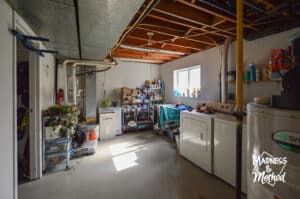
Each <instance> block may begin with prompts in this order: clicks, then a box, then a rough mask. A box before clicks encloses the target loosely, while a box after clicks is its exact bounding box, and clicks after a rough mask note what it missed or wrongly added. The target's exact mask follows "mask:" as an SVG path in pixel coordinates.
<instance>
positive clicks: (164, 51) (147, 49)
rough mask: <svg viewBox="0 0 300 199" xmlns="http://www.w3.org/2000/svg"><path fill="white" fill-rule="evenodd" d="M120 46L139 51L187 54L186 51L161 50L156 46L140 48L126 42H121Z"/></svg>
mask: <svg viewBox="0 0 300 199" xmlns="http://www.w3.org/2000/svg"><path fill="white" fill-rule="evenodd" d="M120 47H121V48H125V49H129V50H137V51H141V52H151V53H164V54H171V55H185V53H183V52H176V51H170V50H161V49H155V48H140V47H135V46H129V45H124V44H121V45H120Z"/></svg>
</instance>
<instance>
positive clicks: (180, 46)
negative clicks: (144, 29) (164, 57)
mask: <svg viewBox="0 0 300 199" xmlns="http://www.w3.org/2000/svg"><path fill="white" fill-rule="evenodd" d="M128 37H129V38H135V39H139V40H143V41H146V42H147V43H148V39H145V38H141V37H133V36H128ZM153 43H154V44H155V43H159V44H164V43H166V45H168V46H172V47H175V48H176V47H179V48H186V49H190V50H193V51H194V52H195V51H196V52H199V51H202V50H203V48H199V47H194V46H189V45H185V44H177V43H169V42H162V41H155V40H153ZM181 43H182V42H181ZM145 45H146V44H144V45H141V46H139V47H142V46H145ZM152 46H153V45H152ZM152 46H150V47H152ZM164 49H165V48H164Z"/></svg>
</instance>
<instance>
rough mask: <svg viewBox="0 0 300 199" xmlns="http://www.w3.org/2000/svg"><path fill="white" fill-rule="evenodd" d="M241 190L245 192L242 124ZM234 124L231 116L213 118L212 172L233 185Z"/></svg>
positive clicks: (245, 142) (244, 137) (245, 163)
mask: <svg viewBox="0 0 300 199" xmlns="http://www.w3.org/2000/svg"><path fill="white" fill-rule="evenodd" d="M242 146H243V149H242V155H243V160H242V191H243V192H244V193H247V173H246V171H247V136H246V126H245V125H244V126H243V145H242ZM235 153H236V126H235V118H234V117H233V116H221V117H217V118H215V120H214V171H213V172H214V174H215V175H216V176H218V177H219V178H221V179H223V180H224V181H226V182H227V183H229V184H231V185H233V186H235V168H236V167H235V161H236V158H235V157H236V154H235Z"/></svg>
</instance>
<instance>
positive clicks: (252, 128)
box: [247, 103, 300, 199]
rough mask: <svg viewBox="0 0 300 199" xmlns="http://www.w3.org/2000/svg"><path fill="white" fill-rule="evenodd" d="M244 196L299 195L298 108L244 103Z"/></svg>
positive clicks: (282, 198)
mask: <svg viewBox="0 0 300 199" xmlns="http://www.w3.org/2000/svg"><path fill="white" fill-rule="evenodd" d="M247 112H248V115H247V141H248V143H247V145H248V146H247V147H248V155H247V159H248V161H247V164H248V165H247V166H248V169H247V176H248V179H247V180H248V195H247V197H248V199H299V198H300V111H294V110H285V109H278V108H271V107H269V106H266V105H258V104H254V103H250V104H248V105H247Z"/></svg>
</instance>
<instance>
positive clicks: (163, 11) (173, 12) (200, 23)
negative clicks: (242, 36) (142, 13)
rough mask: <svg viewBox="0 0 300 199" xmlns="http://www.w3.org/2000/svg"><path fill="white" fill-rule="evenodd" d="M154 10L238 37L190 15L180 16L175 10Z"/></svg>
mask: <svg viewBox="0 0 300 199" xmlns="http://www.w3.org/2000/svg"><path fill="white" fill-rule="evenodd" d="M154 10H155V11H157V12H159V13H162V14H165V15H169V16H171V17H174V18H177V19H181V20H184V21H188V22H191V23H194V24H197V25H199V26H206V27H210V28H213V29H215V30H218V31H220V32H223V33H226V34H228V35H232V36H235V35H236V34H235V33H234V32H229V31H226V30H222V29H219V28H217V27H214V26H212V25H211V22H210V24H206V23H203V22H202V21H197V20H195V19H193V18H192V17H191V16H188V17H187V15H188V14H186V15H184V16H183V15H180V13H176V11H175V10H169V11H166V10H160V9H154Z"/></svg>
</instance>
